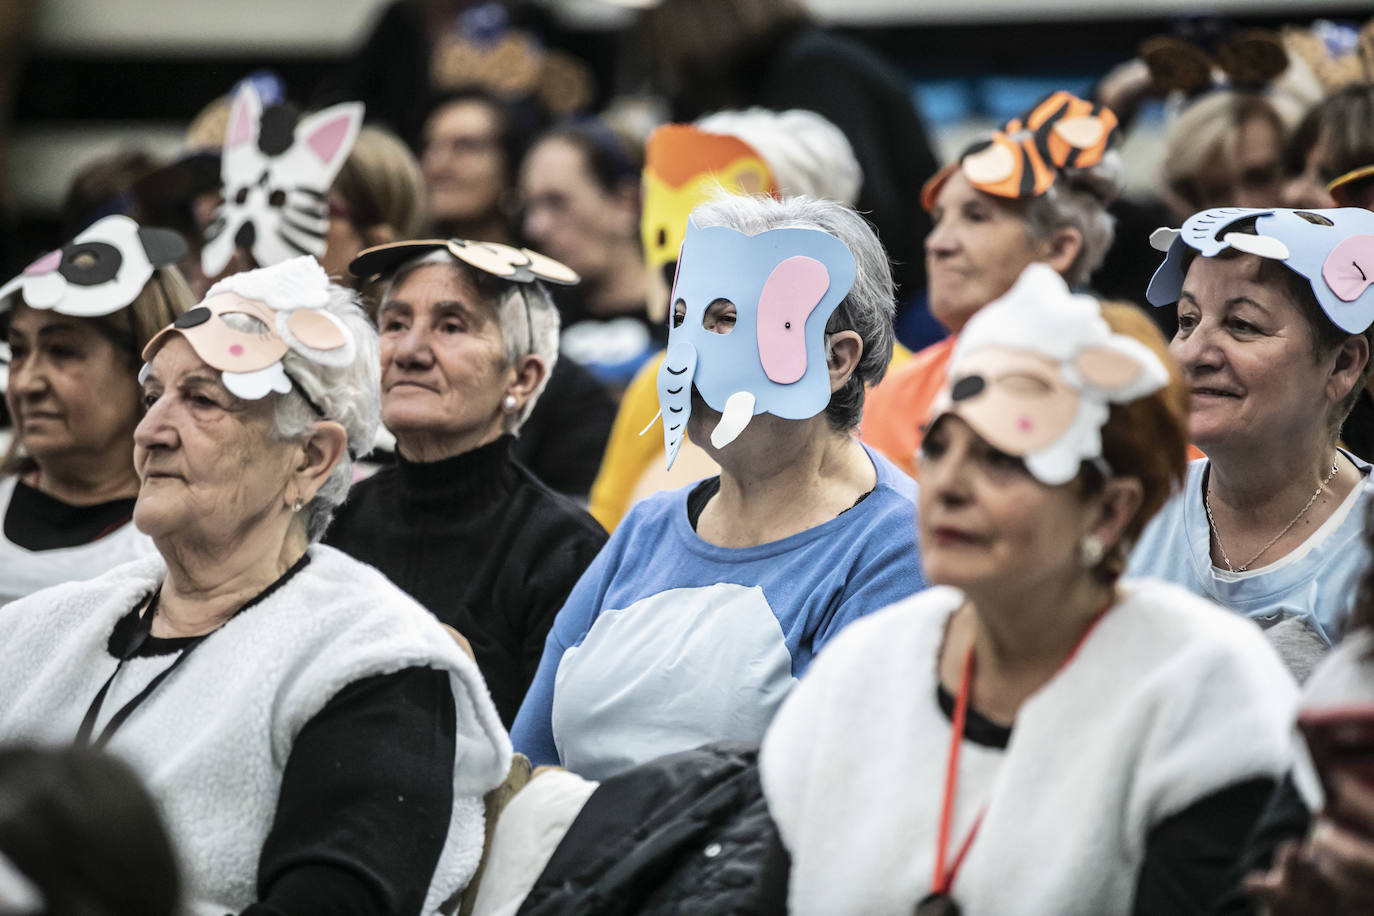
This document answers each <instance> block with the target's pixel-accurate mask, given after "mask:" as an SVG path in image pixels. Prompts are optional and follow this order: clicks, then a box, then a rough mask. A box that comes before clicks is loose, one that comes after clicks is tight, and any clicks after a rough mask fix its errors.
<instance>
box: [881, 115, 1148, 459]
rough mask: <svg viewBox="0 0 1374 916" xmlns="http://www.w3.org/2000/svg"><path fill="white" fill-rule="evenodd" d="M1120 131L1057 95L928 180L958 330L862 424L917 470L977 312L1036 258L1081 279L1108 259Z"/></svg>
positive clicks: (888, 388)
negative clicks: (949, 371)
mask: <svg viewBox="0 0 1374 916" xmlns="http://www.w3.org/2000/svg"><path fill="white" fill-rule="evenodd" d="M1115 137H1116V116H1115V115H1114V114H1112V112H1111V109H1108V108H1103V107H1101V106H1096V105H1091V104H1089V103H1088V102H1085V101H1082V100H1081V99H1078V98H1075V97H1074V96H1072V95H1070V94H1069V93H1067V92H1062V91H1061V92H1056V93H1054V94H1053V95H1051V96H1050V97H1049V98H1047V99H1046V100H1045V101H1043V102H1041V103H1040V104H1039V105H1037V106H1036V107H1035V108H1033V109H1032V110H1031V111H1030V112H1028V113H1027V114H1026V115H1025V116H1024V117H1021V118H1015V119H1013V120H1011V121H1009V122H1007V124H1005V125H1004V126H1003V128H1002V129H1001V130H1000V131H998V132H996V133H994V134H993V135H992V136H991V137H990V138H988V139H985V140H982V141H979V142H978V143H975V144H974V145H973V146H971V147H970V148H969V149H968V150H967V151H966V152H965V153H964V154H963V155H962V156H961V157H960V158H959V161H958V162H956V163H952V164H950V165H948V166H946V167H945V168H944V169H943V170H942V171H940V172H939V173H937V174H936V175H935V177H934V178H932V179H930V181H928V182H927V183H926V186H925V189H924V190H923V191H922V193H921V204H922V205H923V206H924V207H925V208H926V209H927V210H929V211H930V214H931V217H932V218H933V219H934V221H935V225H934V228H933V229H931V232H930V235H928V236H926V273H927V275H928V278H929V288H928V289H929V297H930V310H931V314H933V315H934V316H935V318H936V319H937V320H938V321H939V322H940V323H941V324H943V325H944V326H945V327H946V328H947V329H948V330H949V332H950V336H949V337H948V338H946V339H945V340H942V341H940V342H939V343H937V344H932V345H931V346H929V347H926V348H925V349H924V350H921V351H920V352H918V353H917V354H916V355H915V357H913V358H912V359H911V360H910V362H908V363H907V364H906V365H904V366H902V368H901V369H899V370H897V371H896V372H894V373H893V374H892V376H891V377H890V378H888V379H887V380H886V381H885V382H884V383H883V385H882V386H881V387H880V388H878V389H877V390H876V391H874V392H873V397H872V399H871V402H870V404H869V410H868V415H867V416H866V417H865V418H864V426H863V430H862V435H863V439H864V441H865V442H866V443H868V444H869V445H871V446H873V447H874V448H876V449H878V450H879V451H881V452H882V453H883V454H885V455H887V457H888V458H890V459H892V461H894V462H895V463H896V464H897V465H898V466H899V467H901V468H902V469H904V470H905V471H906V472H907V473H909V474H913V475H914V474H916V470H917V469H916V452H917V450H918V449H919V447H920V444H921V429H922V428H923V427H924V424H925V421H926V419H927V418H928V417H929V414H930V405H931V404H932V402H933V401H934V400H935V397H936V395H937V394H938V393H939V392H940V390H941V388H942V387H943V386H944V382H945V368H946V366H947V365H948V363H949V357H950V353H951V352H952V351H953V348H954V345H955V343H956V341H957V340H958V334H959V332H960V330H962V328H963V327H964V325H965V324H967V323H968V320H969V319H970V318H972V317H973V316H974V314H976V313H977V312H978V310H979V309H981V308H982V307H983V306H985V305H987V304H988V303H989V302H991V301H993V300H994V299H996V298H997V297H998V296H1001V295H1002V294H1004V293H1005V292H1006V291H1007V290H1009V289H1010V288H1011V285H1012V283H1013V282H1014V281H1015V280H1016V278H1017V277H1018V276H1019V275H1020V274H1021V271H1022V270H1023V269H1025V267H1026V266H1027V265H1028V264H1032V263H1035V262H1041V263H1045V264H1049V265H1050V266H1051V267H1053V268H1054V269H1055V271H1057V272H1058V273H1060V274H1061V275H1063V276H1064V278H1065V279H1066V280H1067V281H1068V282H1069V285H1071V286H1074V287H1078V286H1083V285H1084V284H1086V283H1087V282H1088V277H1089V276H1090V275H1091V274H1092V272H1093V270H1094V269H1095V268H1096V267H1097V266H1098V265H1099V264H1100V263H1102V259H1103V258H1104V257H1105V256H1106V254H1107V249H1109V248H1110V247H1111V244H1112V220H1111V217H1110V216H1108V215H1107V204H1109V203H1111V201H1112V200H1113V199H1115V197H1116V196H1117V194H1118V193H1120V190H1121V159H1120V156H1119V155H1118V154H1117V153H1116V151H1115V150H1113V149H1112V148H1111V146H1112V144H1113V142H1114V141H1115Z"/></svg>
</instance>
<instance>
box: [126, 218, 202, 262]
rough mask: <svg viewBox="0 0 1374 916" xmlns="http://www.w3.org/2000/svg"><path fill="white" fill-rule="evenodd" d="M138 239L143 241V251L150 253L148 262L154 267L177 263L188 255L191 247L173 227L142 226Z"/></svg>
mask: <svg viewBox="0 0 1374 916" xmlns="http://www.w3.org/2000/svg"><path fill="white" fill-rule="evenodd" d="M138 240H139V241H140V242H142V243H143V251H144V253H145V254H147V255H148V263H150V264H152V265H153V266H154V267H164V266H166V265H168V264H175V263H176V262H177V261H180V260H181V259H182V258H184V257H186V255H187V253H188V252H189V250H190V249H188V248H187V247H186V240H185V239H183V238H182V237H181V235H180V233H177V232H173V231H172V230H171V229H158V228H156V227H148V226H140V227H139V229H138Z"/></svg>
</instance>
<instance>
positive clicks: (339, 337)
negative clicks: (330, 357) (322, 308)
mask: <svg viewBox="0 0 1374 916" xmlns="http://www.w3.org/2000/svg"><path fill="white" fill-rule="evenodd" d="M286 326H287V327H288V328H290V329H291V334H292V335H293V336H294V337H295V338H296V339H297V340H299V341H300V342H301V343H303V344H305V345H306V346H307V347H310V348H311V349H313V350H337V349H338V348H339V347H342V346H344V345H345V344H346V343H348V341H347V340H346V339H345V338H344V335H343V332H342V331H341V330H339V326H338V325H337V324H335V323H334V322H332V321H330V320H329V318H327V317H326V316H325V315H323V314H321V313H320V312H317V311H315V310H314V309H296V310H295V311H293V312H292V313H291V314H290V316H289V317H288V318H287V319H286Z"/></svg>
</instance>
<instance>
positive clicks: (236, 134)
mask: <svg viewBox="0 0 1374 916" xmlns="http://www.w3.org/2000/svg"><path fill="white" fill-rule="evenodd" d="M261 117H262V100H261V99H259V98H258V91H257V90H256V89H254V88H253V84H252V83H244V84H243V86H242V87H241V88H240V89H239V91H238V92H236V93H234V102H233V105H231V106H230V108H229V128H228V130H227V131H226V132H225V135H224V148H225V149H233V148H234V147H236V146H241V145H242V144H244V143H251V142H253V137H254V135H255V134H256V133H257V128H258V119H259V118H261Z"/></svg>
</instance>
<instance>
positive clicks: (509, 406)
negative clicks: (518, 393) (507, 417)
mask: <svg viewBox="0 0 1374 916" xmlns="http://www.w3.org/2000/svg"><path fill="white" fill-rule="evenodd" d="M501 406H502V407H504V408H505V409H506V413H515V408H516V407H518V406H519V402H518V401H516V400H515V395H513V394H508V395H506V399H505V400H504V401H502V402H501Z"/></svg>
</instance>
